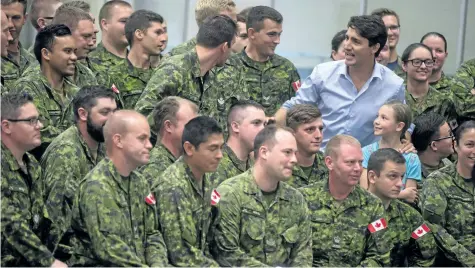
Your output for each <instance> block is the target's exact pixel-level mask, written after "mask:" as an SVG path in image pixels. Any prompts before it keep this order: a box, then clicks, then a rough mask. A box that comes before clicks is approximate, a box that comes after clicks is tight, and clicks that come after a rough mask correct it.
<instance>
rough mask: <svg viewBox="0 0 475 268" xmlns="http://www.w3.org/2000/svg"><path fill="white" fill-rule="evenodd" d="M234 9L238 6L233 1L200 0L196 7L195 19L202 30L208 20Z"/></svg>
mask: <svg viewBox="0 0 475 268" xmlns="http://www.w3.org/2000/svg"><path fill="white" fill-rule="evenodd" d="M234 9H236V4H235V3H234V1H231V0H198V1H197V2H196V7H195V18H196V23H197V24H198V28H201V26H202V25H203V23H204V22H205V20H206V18H208V17H212V16H217V15H219V14H221V12H223V11H232V10H234Z"/></svg>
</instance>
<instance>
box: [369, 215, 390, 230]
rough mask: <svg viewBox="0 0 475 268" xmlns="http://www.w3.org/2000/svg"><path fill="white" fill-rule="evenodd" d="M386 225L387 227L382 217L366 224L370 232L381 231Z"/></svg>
mask: <svg viewBox="0 0 475 268" xmlns="http://www.w3.org/2000/svg"><path fill="white" fill-rule="evenodd" d="M386 227H388V225H387V224H386V220H385V219H384V218H381V219H379V220H376V221H373V222H372V223H370V224H368V230H369V231H370V232H371V233H374V232H377V231H381V230H383V229H386Z"/></svg>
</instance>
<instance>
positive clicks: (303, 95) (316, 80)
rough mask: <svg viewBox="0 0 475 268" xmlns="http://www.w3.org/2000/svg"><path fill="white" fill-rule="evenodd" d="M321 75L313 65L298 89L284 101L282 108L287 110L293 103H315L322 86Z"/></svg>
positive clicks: (316, 103) (318, 98) (317, 101)
mask: <svg viewBox="0 0 475 268" xmlns="http://www.w3.org/2000/svg"><path fill="white" fill-rule="evenodd" d="M322 84H323V82H322V77H321V75H320V73H319V71H318V66H317V67H315V68H314V69H313V71H312V73H311V74H310V76H309V77H307V78H305V80H304V81H303V83H302V85H301V86H300V88H299V90H298V91H297V93H296V94H295V97H292V98H291V99H290V100H288V101H286V102H285V103H284V104H283V105H282V108H284V109H286V110H288V109H290V108H292V107H293V106H294V105H295V104H313V105H317V106H318V103H319V101H320V93H319V92H320V89H321V86H322Z"/></svg>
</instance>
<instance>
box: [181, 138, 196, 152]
mask: <svg viewBox="0 0 475 268" xmlns="http://www.w3.org/2000/svg"><path fill="white" fill-rule="evenodd" d="M183 149H184V150H185V151H184V154H185V155H187V156H193V154H194V153H195V146H194V145H193V144H191V143H190V142H188V141H185V143H183Z"/></svg>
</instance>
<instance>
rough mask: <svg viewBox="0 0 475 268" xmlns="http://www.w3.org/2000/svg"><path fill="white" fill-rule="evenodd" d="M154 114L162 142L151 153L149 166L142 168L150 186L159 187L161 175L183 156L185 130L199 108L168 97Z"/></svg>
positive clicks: (141, 170) (190, 103) (184, 101)
mask: <svg viewBox="0 0 475 268" xmlns="http://www.w3.org/2000/svg"><path fill="white" fill-rule="evenodd" d="M152 114H153V121H154V124H153V125H155V126H157V127H158V129H157V130H156V131H155V132H156V133H158V134H159V137H160V140H159V141H158V142H157V143H156V144H155V147H154V148H153V149H152V150H151V151H150V161H149V162H148V164H146V165H144V166H143V167H141V168H140V173H141V174H142V175H143V176H144V177H145V178H146V179H147V180H148V182H149V183H150V186H152V185H158V184H159V181H158V180H159V179H160V178H161V176H160V175H161V173H162V172H163V171H164V170H165V169H167V168H168V167H169V166H171V165H172V164H173V163H174V162H175V161H176V160H177V159H178V158H179V157H180V156H181V155H182V151H183V145H182V135H183V128H184V127H185V125H186V123H188V121H190V120H191V119H193V118H195V117H196V116H197V115H198V106H196V104H194V103H193V102H191V101H189V100H186V99H182V98H180V97H174V96H173V97H166V98H165V99H163V100H162V101H160V102H159V103H158V104H157V106H156V107H155V109H154V110H153V112H152Z"/></svg>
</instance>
